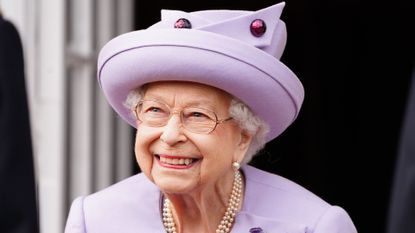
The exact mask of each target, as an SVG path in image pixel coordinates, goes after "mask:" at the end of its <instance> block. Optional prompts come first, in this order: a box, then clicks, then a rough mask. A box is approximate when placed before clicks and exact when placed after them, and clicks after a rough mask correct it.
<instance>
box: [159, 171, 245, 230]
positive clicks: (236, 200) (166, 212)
mask: <svg viewBox="0 0 415 233" xmlns="http://www.w3.org/2000/svg"><path fill="white" fill-rule="evenodd" d="M242 183H243V181H242V175H241V172H240V171H239V170H237V171H235V178H234V181H233V187H232V193H231V196H230V198H229V201H228V206H227V208H226V212H225V214H224V215H223V217H222V220H221V221H220V223H219V225H218V228H217V229H216V233H228V232H230V231H231V229H232V225H233V223H234V221H235V216H236V213H237V212H238V209H239V207H240V205H241V201H242V190H243V187H242V185H243V184H242ZM163 224H164V228H165V229H166V232H168V233H177V230H176V226H175V224H174V219H173V213H172V210H171V202H170V200H169V199H167V198H165V199H164V201H163Z"/></svg>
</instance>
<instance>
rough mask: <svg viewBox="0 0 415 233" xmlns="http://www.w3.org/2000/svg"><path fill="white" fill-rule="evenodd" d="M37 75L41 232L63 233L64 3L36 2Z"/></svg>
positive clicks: (36, 136) (36, 139)
mask: <svg viewBox="0 0 415 233" xmlns="http://www.w3.org/2000/svg"><path fill="white" fill-rule="evenodd" d="M37 3H38V4H37V12H36V18H37V20H38V25H36V26H37V34H36V36H37V38H36V39H37V42H36V45H37V54H36V55H34V56H35V57H36V61H35V62H36V63H35V66H36V73H35V75H34V76H32V77H31V78H33V79H34V81H33V84H34V87H33V89H32V88H31V89H32V90H33V92H34V93H32V95H31V97H32V98H34V99H33V102H32V103H33V104H34V106H32V107H31V109H33V110H34V114H35V116H34V117H35V118H36V120H34V121H33V122H32V129H33V131H34V143H35V144H36V145H35V155H36V160H37V164H38V169H37V176H38V187H39V208H40V209H39V214H40V216H39V217H40V228H41V232H61V231H62V226H63V224H64V215H65V205H64V197H65V195H64V193H65V169H66V167H65V161H66V157H65V156H66V152H65V149H66V138H65V134H64V133H63V132H65V130H66V124H65V123H66V112H65V94H66V89H65V53H64V51H65V50H64V47H65V11H64V8H65V1H64V0H39V1H38V2H37Z"/></svg>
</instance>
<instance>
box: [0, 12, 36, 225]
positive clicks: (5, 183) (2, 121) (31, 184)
mask: <svg viewBox="0 0 415 233" xmlns="http://www.w3.org/2000/svg"><path fill="white" fill-rule="evenodd" d="M36 206H37V205H36V195H35V179H34V168H33V155H32V144H31V135H30V124H29V114H28V105H27V96H26V89H25V77H24V65H23V53H22V45H21V41H20V37H19V35H18V33H17V31H16V28H15V27H14V26H13V25H12V24H11V23H10V22H8V21H6V20H4V19H3V18H1V16H0V232H7V233H36V232H38V224H37V211H36Z"/></svg>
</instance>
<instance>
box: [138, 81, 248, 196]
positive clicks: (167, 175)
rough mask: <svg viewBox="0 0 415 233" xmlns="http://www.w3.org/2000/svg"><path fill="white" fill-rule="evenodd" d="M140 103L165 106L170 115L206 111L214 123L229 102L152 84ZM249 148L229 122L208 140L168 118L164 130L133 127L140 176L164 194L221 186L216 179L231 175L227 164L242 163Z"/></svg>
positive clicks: (214, 93)
mask: <svg viewBox="0 0 415 233" xmlns="http://www.w3.org/2000/svg"><path fill="white" fill-rule="evenodd" d="M143 99H144V100H156V101H159V102H164V103H165V104H167V105H168V106H169V107H170V109H171V111H172V112H176V111H177V112H178V111H180V110H182V109H183V108H184V107H188V106H193V107H200V108H204V109H209V110H211V111H213V112H215V113H216V115H217V117H218V119H226V118H228V117H229V113H228V109H229V105H230V101H231V98H230V96H229V95H228V94H227V93H225V92H223V91H221V90H219V89H216V88H214V87H210V86H206V85H202V84H195V83H190V82H157V83H152V84H150V85H148V87H147V89H146V92H145V95H144V97H143ZM137 123H139V122H137ZM249 143H250V136H249V135H246V134H245V133H244V132H242V131H241V129H240V128H239V127H238V126H237V124H236V123H234V122H233V121H232V120H230V121H226V122H224V123H221V124H218V125H217V126H216V129H215V130H214V131H213V132H211V133H210V134H198V133H193V132H189V131H188V130H186V129H185V128H184V127H183V126H182V124H181V120H180V115H179V114H172V115H171V118H170V119H169V120H168V123H167V124H166V125H165V126H161V127H150V126H147V125H144V124H139V125H138V127H137V135H136V144H135V153H136V158H137V161H138V164H139V166H140V168H141V170H142V171H143V172H144V173H145V174H146V175H147V177H149V178H150V180H152V181H153V182H154V183H155V184H156V185H157V186H159V188H160V189H161V190H162V191H163V192H167V193H178V194H180V193H189V192H191V191H196V190H198V189H203V187H205V186H206V185H209V184H213V185H215V184H220V182H221V180H222V179H221V177H227V176H229V175H230V174H233V170H232V163H233V162H234V161H242V159H243V157H244V155H245V152H246V150H247V148H248V146H249ZM189 163H190V164H189Z"/></svg>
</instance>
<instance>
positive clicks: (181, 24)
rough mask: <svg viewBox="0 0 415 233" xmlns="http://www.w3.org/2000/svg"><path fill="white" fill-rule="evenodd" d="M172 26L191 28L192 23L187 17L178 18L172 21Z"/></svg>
mask: <svg viewBox="0 0 415 233" xmlns="http://www.w3.org/2000/svg"><path fill="white" fill-rule="evenodd" d="M174 28H188V29H190V28H192V24H191V23H190V21H189V20H188V19H185V18H180V19H178V20H177V21H176V22H175V23H174Z"/></svg>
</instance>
